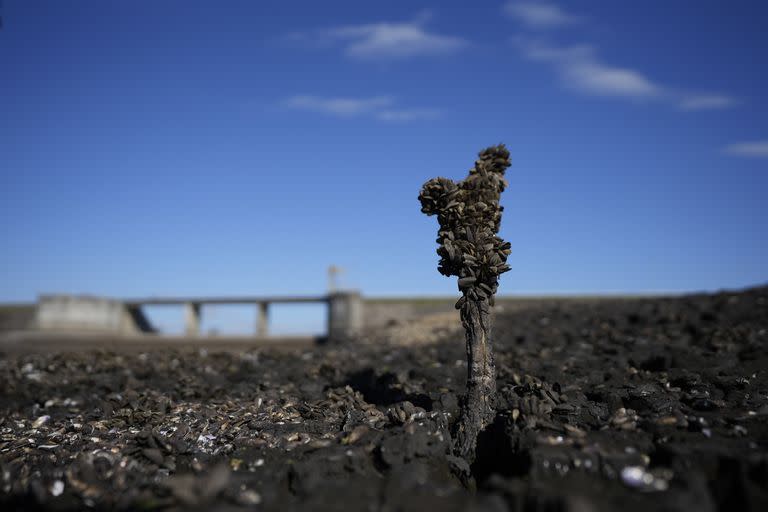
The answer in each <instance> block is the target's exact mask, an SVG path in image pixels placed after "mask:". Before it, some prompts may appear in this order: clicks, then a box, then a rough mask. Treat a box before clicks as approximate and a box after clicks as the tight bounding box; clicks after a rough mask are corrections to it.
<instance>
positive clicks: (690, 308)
mask: <svg viewBox="0 0 768 512" xmlns="http://www.w3.org/2000/svg"><path fill="white" fill-rule="evenodd" d="M495 333H496V337H495V344H496V349H497V365H498V389H499V400H498V410H499V414H498V416H497V418H496V422H495V423H494V425H493V426H492V427H490V428H489V429H488V430H487V431H486V432H484V433H483V435H482V437H481V438H480V440H479V446H478V451H477V457H476V460H475V461H474V463H473V464H472V465H471V466H470V465H468V464H467V463H466V462H465V461H464V460H463V459H458V458H455V457H453V456H452V455H451V454H450V444H451V439H450V431H451V425H452V423H453V422H454V421H455V419H456V415H457V410H458V401H459V399H460V395H461V393H462V392H463V388H464V379H465V374H466V362H465V352H464V345H463V339H462V337H461V334H458V335H455V336H454V335H452V336H451V337H450V339H446V340H444V341H442V342H440V343H437V344H432V345H413V346H407V343H406V342H407V340H398V341H399V343H397V344H396V346H395V345H393V344H388V343H384V342H380V343H375V342H373V341H375V340H368V342H367V343H363V342H359V343H357V344H356V345H354V346H345V347H340V346H324V347H317V348H312V349H303V350H295V351H281V352H277V351H270V350H266V349H265V350H259V351H249V352H245V353H241V354H237V353H235V354H233V353H216V352H215V351H214V350H212V349H209V350H208V351H207V352H206V351H204V350H203V351H201V350H194V351H191V350H190V351H184V350H165V351H160V352H151V353H140V354H136V353H123V354H121V353H116V352H108V351H101V352H97V351H91V352H88V353H83V354H70V355H53V354H49V355H39V354H38V355H10V354H6V355H4V356H1V357H0V509H2V510H35V509H45V510H83V509H88V508H90V509H97V510H101V509H116V510H158V509H161V510H182V509H183V510H189V509H198V510H239V509H253V508H256V509H267V510H294V509H302V510H304V509H311V510H371V511H377V510H435V511H437V510H499V511H502V510H553V511H559V510H571V511H587V510H605V511H609V510H619V509H621V510H624V511H632V510H643V511H647V510H696V511H697V512H706V511H709V510H755V511H758V510H768V355H767V354H766V346H767V345H768V289H767V288H761V289H755V290H749V291H746V292H741V293H722V294H717V295H710V296H704V295H702V296H691V297H685V298H675V299H662V300H651V299H643V300H616V301H603V302H578V301H567V302H565V301H564V302H560V303H553V304H548V305H540V306H538V307H535V308H531V309H527V310H523V311H516V312H510V313H503V312H502V313H499V314H498V315H497V318H496V324H495ZM403 343H406V346H404V345H403Z"/></svg>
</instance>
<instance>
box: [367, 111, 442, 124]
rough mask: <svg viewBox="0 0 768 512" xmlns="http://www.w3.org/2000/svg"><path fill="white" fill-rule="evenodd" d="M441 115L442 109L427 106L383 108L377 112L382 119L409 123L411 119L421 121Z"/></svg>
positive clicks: (377, 115) (378, 117) (377, 116)
mask: <svg viewBox="0 0 768 512" xmlns="http://www.w3.org/2000/svg"><path fill="white" fill-rule="evenodd" d="M438 117H440V111H439V110H434V109H426V108H413V109H398V110H382V111H380V112H377V113H376V118H377V119H380V120H382V121H393V122H401V123H407V122H409V121H420V120H428V119H437V118H438Z"/></svg>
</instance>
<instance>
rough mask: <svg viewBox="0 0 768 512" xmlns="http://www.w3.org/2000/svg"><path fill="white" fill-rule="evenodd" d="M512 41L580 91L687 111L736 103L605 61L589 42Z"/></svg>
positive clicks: (526, 53)
mask: <svg viewBox="0 0 768 512" xmlns="http://www.w3.org/2000/svg"><path fill="white" fill-rule="evenodd" d="M514 42H515V44H516V46H517V48H518V49H519V50H520V52H521V54H522V55H523V56H524V57H525V58H527V59H530V60H533V61H537V62H545V63H548V64H550V65H552V66H553V67H554V69H555V71H556V72H557V74H558V75H559V76H560V80H561V81H562V82H563V84H564V85H565V86H566V87H568V88H569V89H572V90H575V91H578V92H581V93H585V94H592V95H596V96H613V97H620V98H626V99H634V100H660V101H665V102H667V103H672V104H676V105H677V106H678V108H680V109H681V110H686V111H691V112H693V111H700V110H714V109H726V108H732V107H734V106H737V105H738V104H739V101H738V100H736V99H735V98H732V97H731V96H727V95H724V94H713V93H710V94H701V93H691V92H680V91H679V90H675V89H672V88H670V87H667V86H665V85H662V84H660V83H658V82H656V81H655V80H652V79H651V78H649V77H648V76H647V75H645V74H644V73H642V72H641V71H638V70H635V69H631V68H625V67H619V66H613V65H609V64H606V63H604V62H603V61H601V60H600V58H599V57H598V55H597V51H596V49H595V48H594V47H592V46H589V45H584V44H579V45H573V46H553V45H549V44H546V43H542V42H540V41H537V40H531V39H527V38H518V39H516V40H515V41H514Z"/></svg>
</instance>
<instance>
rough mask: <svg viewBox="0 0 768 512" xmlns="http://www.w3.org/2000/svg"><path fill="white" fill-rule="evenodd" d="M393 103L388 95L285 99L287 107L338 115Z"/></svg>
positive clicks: (351, 113)
mask: <svg viewBox="0 0 768 512" xmlns="http://www.w3.org/2000/svg"><path fill="white" fill-rule="evenodd" d="M393 104H394V100H393V99H392V98H391V97H389V96H374V97H371V98H321V97H319V96H308V95H305V96H293V97H291V98H288V99H287V100H286V101H285V105H286V106H287V107H289V108H293V109H298V110H310V111H313V112H322V113H324V114H331V115H335V116H340V117H353V116H359V115H362V114H369V113H371V112H374V111H376V110H379V109H381V108H384V107H389V106H391V105H393Z"/></svg>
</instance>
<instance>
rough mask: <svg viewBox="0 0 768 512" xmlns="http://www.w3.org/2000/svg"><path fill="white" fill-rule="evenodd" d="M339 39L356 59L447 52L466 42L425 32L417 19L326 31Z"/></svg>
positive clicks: (459, 47) (390, 57)
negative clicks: (407, 21) (414, 20)
mask: <svg viewBox="0 0 768 512" xmlns="http://www.w3.org/2000/svg"><path fill="white" fill-rule="evenodd" d="M326 33H327V35H328V36H330V37H332V38H335V39H338V40H340V41H342V42H343V44H344V45H345V46H344V53H345V54H346V55H348V56H349V57H353V58H358V59H403V58H409V57H418V56H426V55H439V54H446V53H451V52H454V51H456V50H459V49H461V48H463V47H464V46H466V45H467V42H466V41H464V40H463V39H461V38H459V37H453V36H447V35H441V34H436V33H433V32H429V31H428V30H426V29H425V28H424V27H422V26H421V24H420V23H419V22H410V23H371V24H366V25H351V26H345V27H338V28H334V29H331V30H329V31H327V32H326Z"/></svg>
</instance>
